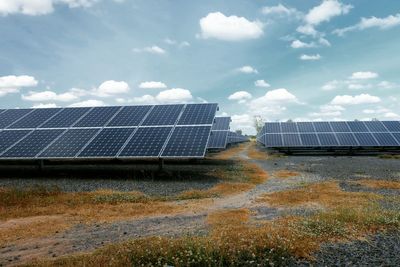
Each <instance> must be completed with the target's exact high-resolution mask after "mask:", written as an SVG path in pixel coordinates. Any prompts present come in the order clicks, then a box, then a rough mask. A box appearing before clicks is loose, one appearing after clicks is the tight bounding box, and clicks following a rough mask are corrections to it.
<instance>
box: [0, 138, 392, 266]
mask: <svg viewBox="0 0 400 267" xmlns="http://www.w3.org/2000/svg"><path fill="white" fill-rule="evenodd" d="M206 162H207V163H206V164H201V167H200V169H198V170H197V169H196V171H195V172H194V171H193V172H190V171H188V172H180V173H179V174H176V173H169V174H168V175H167V176H163V177H152V178H144V179H130V178H129V177H124V176H121V177H120V176H118V175H115V176H113V177H112V176H110V177H107V176H105V177H97V178H96V177H90V178H87V179H85V178H82V177H62V178H60V177H56V178H51V177H42V178H29V177H15V178H13V177H11V178H10V177H6V178H0V266H3V265H5V266H7V265H24V266H110V265H111V266H126V265H130V266H140V265H143V266H165V265H169V266H257V265H258V266H268V265H274V266H277V265H278V266H279V265H300V266H308V265H310V264H314V265H328V266H329V265H355V264H357V265H360V266H363V265H366V264H370V265H385V266H399V265H400V255H399V253H398V252H399V250H400V245H399V244H400V161H399V159H398V158H396V157H372V156H368V157H367V156H362V157H347V156H341V157H332V156H323V157H322V156H321V157H320V156H279V155H269V154H267V152H266V151H264V150H263V149H262V148H260V147H258V146H256V144H255V143H254V142H250V143H245V144H241V145H239V146H234V147H231V148H230V149H228V150H226V151H224V152H222V153H218V154H214V155H211V156H210V157H209V158H207V159H206Z"/></svg>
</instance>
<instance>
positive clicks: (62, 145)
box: [38, 128, 99, 158]
mask: <svg viewBox="0 0 400 267" xmlns="http://www.w3.org/2000/svg"><path fill="white" fill-rule="evenodd" d="M98 131H99V129H93V128H91V129H69V130H68V131H66V132H65V133H64V134H63V135H62V136H60V137H59V138H57V140H56V141H55V142H54V143H52V144H51V145H50V146H49V147H48V148H46V150H45V151H43V152H42V153H41V154H40V155H39V156H38V157H39V158H73V157H75V156H76V154H78V152H79V151H80V150H81V149H82V148H83V147H84V146H85V145H86V144H87V142H89V140H90V139H91V138H92V137H93V136H94V135H95V134H96V133H97V132H98Z"/></svg>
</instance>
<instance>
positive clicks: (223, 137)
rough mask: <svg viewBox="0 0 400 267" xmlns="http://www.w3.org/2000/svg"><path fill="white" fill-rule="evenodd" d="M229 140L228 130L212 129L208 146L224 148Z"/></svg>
mask: <svg viewBox="0 0 400 267" xmlns="http://www.w3.org/2000/svg"><path fill="white" fill-rule="evenodd" d="M227 141H228V131H211V135H210V140H209V141H208V145H207V147H208V148H214V149H224V148H226V143H227Z"/></svg>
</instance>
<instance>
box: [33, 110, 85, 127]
mask: <svg viewBox="0 0 400 267" xmlns="http://www.w3.org/2000/svg"><path fill="white" fill-rule="evenodd" d="M89 110H90V108H65V109H63V110H62V111H61V112H59V113H57V115H55V116H54V117H53V118H51V119H50V120H49V121H47V122H45V123H44V124H43V125H42V126H40V127H39V128H68V127H71V126H72V125H73V124H74V123H75V122H77V121H78V120H79V118H81V117H82V116H83V115H84V114H86V113H87V112H88V111H89Z"/></svg>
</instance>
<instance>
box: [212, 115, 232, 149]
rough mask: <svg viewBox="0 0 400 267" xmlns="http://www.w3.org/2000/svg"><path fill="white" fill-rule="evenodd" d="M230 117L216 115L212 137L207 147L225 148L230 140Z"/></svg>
mask: <svg viewBox="0 0 400 267" xmlns="http://www.w3.org/2000/svg"><path fill="white" fill-rule="evenodd" d="M230 123H231V118H230V117H216V118H215V120H214V124H213V126H212V128H211V129H212V131H211V135H210V139H209V141H208V145H207V148H209V149H225V148H226V145H227V142H228V133H229V128H230V126H229V125H230Z"/></svg>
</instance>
